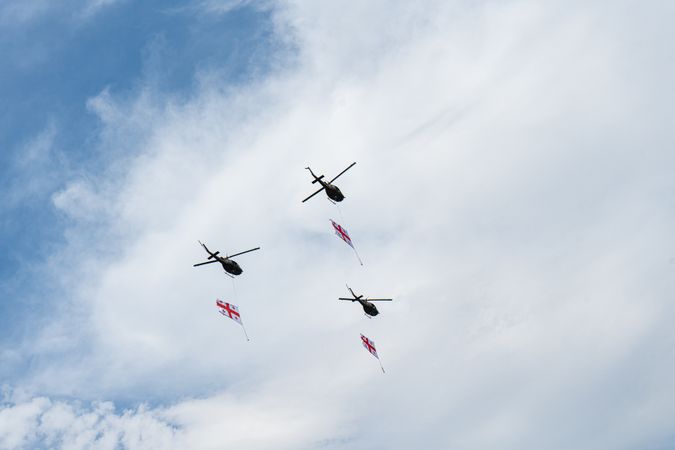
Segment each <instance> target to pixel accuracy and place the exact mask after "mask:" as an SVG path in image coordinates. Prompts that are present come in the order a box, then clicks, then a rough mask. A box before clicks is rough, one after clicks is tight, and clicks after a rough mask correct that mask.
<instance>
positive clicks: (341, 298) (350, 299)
mask: <svg viewBox="0 0 675 450" xmlns="http://www.w3.org/2000/svg"><path fill="white" fill-rule="evenodd" d="M338 300H349V301H350V302H353V301H354V299H353V298H344V297H340V298H338Z"/></svg>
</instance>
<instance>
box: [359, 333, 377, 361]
mask: <svg viewBox="0 0 675 450" xmlns="http://www.w3.org/2000/svg"><path fill="white" fill-rule="evenodd" d="M361 343H362V344H363V346H364V347H365V348H366V350H368V351H369V352H370V354H371V355H373V356H374V357H376V358H377V359H380V357H379V356H377V350H376V349H375V341H373V340H371V339H368V338H367V337H365V336H364V335H361Z"/></svg>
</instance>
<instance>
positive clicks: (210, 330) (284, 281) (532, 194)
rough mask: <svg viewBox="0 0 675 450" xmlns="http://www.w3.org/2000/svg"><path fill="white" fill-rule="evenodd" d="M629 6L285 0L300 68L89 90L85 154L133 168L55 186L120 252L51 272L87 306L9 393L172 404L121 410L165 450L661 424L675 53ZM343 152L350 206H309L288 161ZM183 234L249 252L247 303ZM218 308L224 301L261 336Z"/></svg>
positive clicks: (665, 398)
mask: <svg viewBox="0 0 675 450" xmlns="http://www.w3.org/2000/svg"><path fill="white" fill-rule="evenodd" d="M338 8H339V9H338ZM634 8H636V7H635V6H633V5H632V3H630V2H619V4H615V5H614V7H613V8H612V11H611V12H608V11H606V9H605V8H602V7H601V6H595V5H588V4H585V3H579V4H570V3H569V2H566V3H562V2H560V3H555V2H554V3H549V4H546V5H543V4H541V3H538V2H530V1H520V2H482V3H479V4H473V5H472V6H469V5H466V4H464V3H462V2H453V3H448V2H432V3H425V4H424V5H413V4H411V3H410V2H381V3H377V2H376V3H372V2H371V3H368V4H365V3H362V2H354V3H353V4H352V5H349V7H347V6H345V5H343V4H339V5H338V4H334V5H333V4H330V5H329V4H321V5H318V4H315V3H313V2H300V1H295V2H285V3H283V4H281V5H279V6H278V10H277V20H278V22H279V23H278V30H279V32H281V31H282V30H286V32H288V33H292V34H289V35H287V36H285V37H284V38H285V39H287V40H288V41H294V42H295V43H296V45H297V47H298V50H299V54H298V60H297V63H298V65H297V66H296V67H293V68H292V69H291V68H289V69H288V70H287V71H285V72H284V73H282V74H280V75H277V76H272V77H270V78H269V79H267V80H264V81H262V82H260V83H258V84H255V85H252V86H247V87H245V88H242V89H240V90H238V91H223V89H221V88H220V87H218V86H213V85H208V84H205V85H203V86H202V87H201V88H200V91H199V92H198V93H196V94H195V96H194V97H193V98H191V99H190V100H188V101H186V102H180V101H175V100H169V101H161V99H157V98H155V97H153V95H152V92H151V89H148V90H147V91H146V92H143V93H141V94H140V95H139V99H138V101H136V102H132V103H129V104H124V103H120V102H117V101H115V99H112V98H111V97H110V96H109V95H107V96H106V94H103V95H102V96H100V97H98V98H97V99H94V100H92V101H91V102H90V106H91V108H92V110H94V111H96V112H97V113H98V114H99V115H100V117H101V119H102V123H103V125H104V127H105V129H104V131H103V133H102V140H103V144H102V145H103V147H104V148H109V149H114V148H116V147H119V146H124V147H125V148H133V149H136V154H137V155H138V156H136V157H135V158H133V159H131V160H129V159H125V160H123V161H121V162H118V165H117V166H116V167H114V168H112V169H111V172H110V175H109V177H107V178H105V179H103V180H101V182H100V183H98V184H97V186H96V188H95V190H96V192H97V195H96V196H95V197H87V196H86V195H84V194H82V192H87V191H86V190H80V189H79V188H78V189H75V188H73V189H69V190H66V191H64V192H63V193H62V194H59V195H60V196H61V197H59V196H57V197H55V201H56V202H57V204H58V203H59V202H60V201H61V202H62V203H61V204H62V206H63V205H72V204H73V202H74V200H73V199H75V200H77V199H82V198H85V199H87V198H88V199H89V200H91V201H89V200H88V201H80V200H78V201H77V202H75V203H76V204H85V205H86V204H90V206H88V207H87V208H89V209H86V210H91V208H94V209H95V208H97V207H104V208H105V209H106V210H107V211H109V214H110V217H111V219H110V222H109V223H108V224H107V225H106V228H105V231H104V232H102V233H101V234H102V235H103V236H104V237H105V236H106V235H107V234H109V235H110V236H113V238H110V239H109V240H108V241H105V240H104V241H103V242H98V243H90V242H87V241H86V240H79V241H78V239H77V232H78V231H79V230H80V229H75V230H74V233H73V234H74V237H73V241H74V244H73V245H74V247H75V248H77V249H82V248H86V246H87V244H91V245H93V246H95V247H98V246H105V245H106V244H107V245H109V246H115V247H116V248H118V251H117V252H115V253H114V254H113V255H112V256H110V255H105V256H102V255H101V254H100V253H97V252H92V251H91V249H89V251H88V252H86V253H84V252H83V253H82V254H80V253H79V252H76V253H75V256H76V257H77V258H79V259H80V261H82V262H80V264H82V266H84V269H82V270H86V272H84V273H86V276H83V277H78V276H76V275H73V274H71V273H65V274H64V275H63V276H64V277H69V278H68V280H69V283H70V285H71V286H72V287H71V289H72V292H73V300H72V303H71V304H70V307H71V308H72V309H73V310H74V311H76V312H77V314H76V315H75V316H74V317H76V318H77V320H74V321H72V322H69V321H68V320H67V319H63V318H61V319H60V320H59V321H58V322H59V324H61V327H58V326H55V327H54V328H51V329H50V333H49V335H48V337H49V339H48V342H52V341H53V340H54V339H55V338H56V337H57V336H58V333H59V332H60V333H63V334H66V335H67V336H69V337H70V338H71V339H67V340H65V341H64V342H65V343H64V345H63V346H59V347H58V348H59V349H60V350H61V351H63V352H64V353H65V356H64V354H63V353H56V354H55V355H54V356H49V354H50V353H49V352H45V351H44V350H41V353H40V356H41V359H39V361H37V362H36V363H35V371H34V372H32V373H31V374H30V375H31V376H30V377H29V378H28V379H27V380H26V381H25V384H26V386H27V387H28V388H29V389H31V390H35V391H38V392H50V393H53V395H55V396H58V395H68V396H75V397H79V398H94V399H96V398H111V397H112V398H125V399H127V400H130V401H132V402H135V403H138V402H142V401H144V400H145V399H147V398H161V399H163V400H164V401H167V399H170V402H171V403H172V405H171V406H167V407H162V408H157V409H148V410H140V409H139V410H135V411H136V412H134V413H132V416H133V417H136V416H138V415H141V416H143V417H146V416H148V417H150V418H149V419H148V420H150V423H153V424H155V426H156V427H157V430H158V436H159V438H158V440H157V441H156V442H158V444H157V447H158V448H172V447H171V446H172V445H175V442H169V441H170V439H169V438H166V436H170V437H171V439H174V438H177V436H179V437H180V439H181V441H180V442H181V443H182V444H183V445H184V446H183V447H180V448H222V447H223V446H227V445H229V446H232V447H234V448H318V447H324V448H439V449H440V448H455V447H457V448H467V449H480V448H495V447H499V448H505V449H508V448H518V449H522V448H540V447H541V445H542V442H545V443H546V444H545V446H546V447H547V448H552V449H555V448H560V449H563V448H565V449H566V448H581V449H584V448H589V449H590V448H645V447H648V446H656V445H660V444H663V443H664V442H667V441H666V440H667V439H668V438H669V436H670V435H671V434H672V425H671V424H670V423H669V418H670V417H672V414H673V412H674V411H673V406H672V405H674V404H675V402H673V401H672V400H673V399H674V398H675V389H674V387H675V386H674V385H673V383H672V382H671V381H670V380H671V379H672V377H673V372H674V371H675V367H674V366H673V364H672V363H670V362H669V358H668V355H669V354H670V349H669V343H670V342H672V340H673V338H674V335H673V332H672V331H671V329H672V327H671V325H670V323H669V319H668V318H669V317H670V315H671V313H672V312H673V311H672V307H671V306H670V303H671V302H670V300H669V299H670V298H671V297H672V294H673V290H674V286H673V284H672V282H671V281H670V280H671V279H672V277H670V276H669V274H670V272H671V271H672V267H673V266H672V264H669V261H671V258H672V255H673V251H674V250H673V239H672V237H671V232H670V228H671V227H670V224H671V223H672V221H673V215H674V211H673V208H672V205H671V204H670V201H669V199H670V198H672V194H673V191H674V190H675V182H673V178H672V167H673V162H674V159H675V158H674V156H673V155H674V154H673V152H672V142H673V139H672V137H673V136H672V130H671V126H670V121H669V120H668V118H669V117H670V116H671V115H672V114H671V113H670V107H669V105H670V104H672V100H673V98H672V96H673V94H672V91H671V90H670V89H668V87H667V86H668V85H667V80H669V79H670V78H672V75H673V72H675V70H674V68H673V66H672V63H671V62H669V61H668V60H665V59H659V57H658V55H661V54H663V52H665V50H666V49H668V48H669V46H670V44H669V42H671V41H672V39H665V38H664V36H670V34H672V32H671V31H669V30H670V26H669V24H668V21H667V20H666V19H664V17H667V14H663V11H660V10H659V7H657V6H653V5H652V6H645V5H641V6H640V8H641V9H640V10H639V11H634ZM664 8H668V7H664ZM635 14H640V15H641V16H645V18H648V19H649V20H645V21H644V22H641V23H649V26H645V27H641V26H639V24H635V23H634V22H633V21H632V17H633V16H634V15H635ZM628 25H631V26H628ZM354 160H355V161H358V164H357V166H355V168H354V169H352V170H351V171H350V172H349V173H348V174H347V175H345V176H344V177H343V178H341V179H340V183H339V185H340V186H341V188H342V189H343V191H344V192H345V194H346V196H347V199H346V200H345V202H344V203H343V204H342V205H341V206H340V210H339V211H338V210H336V209H335V207H334V206H332V205H330V204H329V203H328V202H326V201H325V200H324V199H322V198H321V197H318V198H315V199H312V200H311V201H310V202H308V203H307V204H301V203H300V200H301V199H302V198H304V196H306V195H307V194H308V193H310V192H311V189H312V187H313V186H312V185H310V184H309V182H308V181H309V180H308V175H307V173H306V172H305V171H304V170H303V167H305V166H306V165H307V164H309V165H311V166H312V167H313V168H314V169H316V170H317V171H320V172H322V173H325V174H326V175H331V174H332V173H337V172H338V171H339V170H341V169H342V168H343V167H345V166H346V165H347V164H348V163H350V162H351V161H354ZM73 186H77V184H75V185H73ZM69 191H70V193H69ZM78 192H79V193H78ZM75 194H77V195H75ZM59 198H61V200H59ZM97 199H98V200H97ZM97 204H98V206H97ZM63 207H64V208H65V209H66V210H68V209H67V207H66V206H63ZM71 211H73V212H72V214H73V216H74V217H84V216H86V214H78V213H77V211H78V210H77V209H71ZM341 216H344V218H341ZM329 217H333V218H336V219H339V220H340V221H343V222H344V223H345V225H346V226H347V228H348V229H349V230H350V232H351V234H352V235H353V237H354V239H355V241H356V244H357V245H358V247H359V250H360V252H361V253H362V255H363V258H364V261H365V264H366V266H365V267H364V268H361V267H360V266H358V264H357V263H356V262H355V260H354V258H353V255H351V254H350V252H349V249H348V248H347V247H346V246H344V245H343V244H342V243H341V242H339V241H338V240H337V239H336V238H335V237H333V236H331V231H330V225H329V223H328V218H329ZM82 230H86V228H82ZM84 236H86V237H87V238H89V237H90V234H88V233H85V234H84ZM197 239H201V240H203V241H205V242H207V243H208V244H209V245H210V246H212V247H213V248H216V249H220V250H221V251H222V252H225V251H227V252H230V253H231V252H234V251H239V250H243V249H246V248H249V247H253V246H256V245H261V246H262V247H263V248H262V251H261V252H259V253H254V254H251V255H246V256H242V257H241V258H240V260H239V261H240V263H241V264H242V266H243V268H244V274H243V275H242V277H240V278H239V279H237V281H236V291H235V290H233V289H232V284H231V282H230V280H228V279H227V278H226V277H225V276H224V275H223V274H222V272H221V271H220V269H218V268H216V267H212V266H207V267H202V268H199V269H193V268H192V267H190V266H191V264H192V263H193V262H197V261H200V260H201V258H203V256H204V255H203V252H202V251H201V249H200V248H199V246H198V245H197V244H196V240H197ZM72 270H73V268H72V266H69V269H68V271H69V272H70V271H72ZM78 273H79V272H78ZM70 277H72V278H75V281H73V280H72V279H71V278H70ZM345 281H348V282H349V283H350V285H352V286H353V287H354V288H355V289H357V290H359V291H363V292H364V293H365V294H366V295H391V296H393V297H394V298H395V301H394V302H392V303H391V304H387V305H382V308H381V311H382V314H381V316H379V317H377V318H376V319H373V320H370V321H369V320H367V319H365V318H363V316H362V315H361V313H360V312H359V310H358V307H356V306H355V305H352V304H344V303H340V302H337V301H336V300H335V298H336V297H338V296H340V295H342V294H343V293H344V292H343V291H344V287H343V286H344V282H345ZM216 297H220V298H227V299H232V301H233V302H234V303H236V304H239V305H240V308H241V311H242V314H243V315H244V320H245V321H246V324H247V329H248V331H249V334H250V335H251V337H252V342H251V343H246V342H245V340H244V338H243V336H241V334H240V333H241V330H239V329H237V327H236V325H235V324H233V323H229V322H227V321H225V319H223V318H222V317H220V316H219V315H218V314H217V313H216V311H215V306H214V304H213V303H214V301H215V298H216ZM360 332H363V333H365V334H367V335H369V336H370V337H372V338H373V339H375V341H376V342H377V344H378V348H379V351H380V354H381V357H382V361H383V364H384V366H385V367H386V369H387V374H386V375H382V374H381V373H379V367H378V366H377V364H376V362H375V361H374V360H372V358H371V357H370V355H368V354H367V352H366V351H365V350H364V349H362V348H361V347H360V344H359V333H360ZM55 333H56V336H55ZM73 335H75V336H77V338H76V339H75V341H74V343H73V340H72V336H73ZM45 339H46V337H45ZM40 348H41V349H44V348H45V347H40ZM47 348H48V347H47ZM43 352H45V353H46V355H45V354H43ZM69 354H70V356H68V355H69ZM199 397H203V398H201V399H198V398H199ZM196 398H197V399H196ZM33 401H38V400H31V401H28V402H26V404H27V405H31V404H32V402H33ZM22 405H24V404H22ZM41 405H42V406H41ZM26 408H28V410H29V412H28V413H20V412H19V411H18V410H16V411H15V410H14V409H9V410H10V411H14V412H12V413H7V414H8V415H11V416H12V417H19V418H21V417H28V418H27V419H16V420H21V421H22V422H21V423H28V425H27V426H26V427H23V428H17V429H26V430H35V426H36V425H35V423H37V422H36V420H37V419H34V418H35V417H37V414H38V413H36V412H34V411H35V408H37V409H38V410H39V411H44V410H45V408H46V406H44V405H43V404H42V403H40V404H39V405H38V406H33V407H32V408H33V409H30V408H29V407H28V406H26ZM63 408H65V410H66V411H68V408H69V407H68V406H64V407H63ZM3 411H7V409H5V410H3ZM59 411H61V410H59ZM86 414H90V413H89V412H86V413H85V412H75V413H72V414H70V415H68V417H69V419H68V420H71V421H72V420H75V418H76V417H79V416H82V415H86ZM106 414H107V413H106ZM110 414H113V415H114V413H110ZM65 415H67V414H65V413H63V412H61V413H59V414H58V417H61V416H65ZM101 415H102V414H98V416H96V414H95V416H96V417H99V416H101ZM116 417H119V416H116ZM78 420H79V419H78ZM98 420H101V419H98ZM55 422H57V425H54V429H60V428H59V425H58V423H65V422H58V421H56V420H55ZM50 423H52V422H50ZM97 423H98V422H97ZM166 423H170V424H172V425H175V426H176V427H177V429H178V430H179V431H176V432H175V433H174V431H171V430H173V428H170V427H169V426H168V425H166V426H165V425H163V424H166ZM31 424H32V426H31ZM166 427H169V428H166ZM87 429H88V428H87V426H83V427H82V430H87ZM33 432H34V431H25V432H22V434H16V435H13V436H14V437H12V439H14V441H12V442H19V443H20V442H25V441H26V440H27V439H30V438H27V437H25V436H32V434H31V433H33ZM83 433H84V431H83ZM172 433H174V434H172ZM8 439H9V438H8ZM83 439H84V438H83ZM162 439H166V440H165V441H163V440H162ZM125 442H126V441H125ZM133 442H136V441H133V440H129V441H128V442H126V444H125V445H127V447H128V448H134V447H133V445H135V444H133ZM153 442H155V441H153ZM137 445H138V446H141V448H151V446H150V445H148V446H146V447H142V445H143V444H140V443H137Z"/></svg>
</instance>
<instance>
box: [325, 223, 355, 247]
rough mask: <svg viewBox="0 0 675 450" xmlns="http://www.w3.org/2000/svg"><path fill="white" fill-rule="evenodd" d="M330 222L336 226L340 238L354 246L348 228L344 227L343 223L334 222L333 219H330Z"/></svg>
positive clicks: (336, 232)
mask: <svg viewBox="0 0 675 450" xmlns="http://www.w3.org/2000/svg"><path fill="white" fill-rule="evenodd" d="M330 223H332V224H333V228H335V234H337V235H338V237H339V238H340V239H342V240H343V241H345V242H346V243H347V244H349V246H350V247H351V248H354V244H352V239H351V238H350V237H349V234H347V230H345V229H344V228H342V225H340V224H339V223H337V222H334V221H333V220H332V219H330Z"/></svg>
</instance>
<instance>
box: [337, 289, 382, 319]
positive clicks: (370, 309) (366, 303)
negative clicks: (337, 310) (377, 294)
mask: <svg viewBox="0 0 675 450" xmlns="http://www.w3.org/2000/svg"><path fill="white" fill-rule="evenodd" d="M347 289H349V292H351V293H352V296H353V297H354V298H344V297H340V298H339V300H350V301H352V302H359V303H361V306H363V312H364V313H366V314H367V315H369V316H372V317H375V316H376V315H378V314H379V313H380V312H379V311H378V310H377V308H376V307H375V305H373V304H372V303H370V302H390V301H392V299H391V298H365V299H364V298H363V295H358V296H357V295H356V294H355V293H354V291H352V288H350V287H349V286H347Z"/></svg>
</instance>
